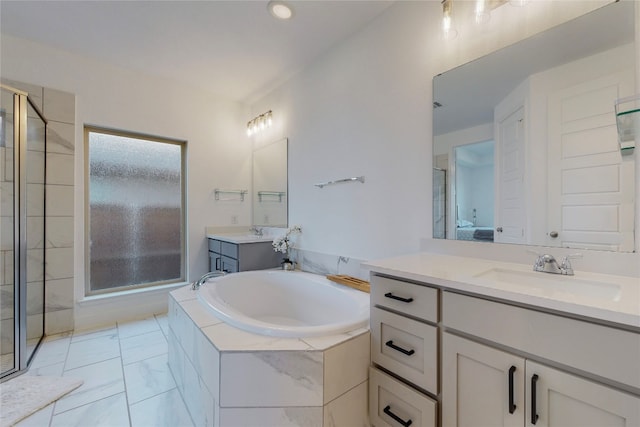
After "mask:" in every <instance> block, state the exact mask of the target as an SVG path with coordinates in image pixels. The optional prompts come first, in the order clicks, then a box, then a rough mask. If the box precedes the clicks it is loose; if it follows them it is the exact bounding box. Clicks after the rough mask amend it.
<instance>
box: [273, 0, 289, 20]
mask: <svg viewBox="0 0 640 427" xmlns="http://www.w3.org/2000/svg"><path fill="white" fill-rule="evenodd" d="M267 9H269V12H270V13H271V15H273V16H274V17H276V18H278V19H291V17H292V16H293V9H292V8H291V6H289V5H288V4H286V3H283V2H281V1H270V2H269V4H268V5H267Z"/></svg>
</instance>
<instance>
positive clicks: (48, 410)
mask: <svg viewBox="0 0 640 427" xmlns="http://www.w3.org/2000/svg"><path fill="white" fill-rule="evenodd" d="M53 406H54V404H53V403H52V404H51V405H48V406H45V407H44V408H42V409H40V410H39V411H37V412H34V413H33V414H31V415H29V416H28V417H27V418H25V419H24V420H22V421H20V422H19V423H18V424H16V427H43V426H48V425H49V420H51V416H52V415H53Z"/></svg>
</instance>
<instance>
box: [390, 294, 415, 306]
mask: <svg viewBox="0 0 640 427" xmlns="http://www.w3.org/2000/svg"><path fill="white" fill-rule="evenodd" d="M384 296H385V297H387V298H391V299H394V300H397V301H402V302H406V303H410V302H411V301H413V298H402V297H397V296H395V295H394V294H392V293H391V292H387V293H386V294H384Z"/></svg>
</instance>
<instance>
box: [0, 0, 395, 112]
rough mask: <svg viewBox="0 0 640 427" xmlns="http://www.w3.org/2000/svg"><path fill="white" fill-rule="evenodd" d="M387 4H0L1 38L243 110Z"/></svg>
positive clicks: (387, 0)
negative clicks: (167, 83) (289, 13)
mask: <svg viewBox="0 0 640 427" xmlns="http://www.w3.org/2000/svg"><path fill="white" fill-rule="evenodd" d="M393 1H394V0H375V1H367V0H354V1H347V0H342V1H329V0H315V1H314V0H303V1H300V0H298V1H287V4H289V5H291V6H292V7H293V10H294V17H293V19H291V20H288V21H281V20H277V19H275V18H274V17H272V16H271V14H270V13H269V12H268V10H267V1H266V0H261V1H244V0H235V1H233V0H230V1H56V0H47V1H11V0H0V30H1V32H2V33H6V34H10V35H13V36H16V37H20V38H24V39H28V40H32V41H35V42H38V43H42V44H45V45H49V46H52V47H55V48H58V49H62V50H65V51H69V52H73V53H76V54H79V55H83V56H87V57H92V58H94V59H97V60H100V61H105V62H107V63H110V64H112V65H116V66H119V67H124V68H128V69H133V70H137V71H140V72H143V73H147V74H151V75H156V76H160V77H163V78H167V79H170V80H173V81H176V82H179V83H180V84H185V85H190V86H192V87H194V88H197V89H204V90H206V91H208V92H211V93H212V94H215V95H218V96H222V97H225V98H229V99H232V100H236V101H240V102H251V101H252V100H255V99H257V98H259V97H260V96H262V95H264V94H266V93H268V92H269V91H270V90H272V89H274V88H275V87H277V86H278V85H280V84H282V83H283V82H284V81H286V80H287V79H289V78H290V77H291V76H293V75H294V74H295V73H296V72H297V71H299V70H301V69H302V68H304V67H305V66H307V65H309V64H310V63H311V62H312V61H313V60H314V59H315V58H317V57H319V56H321V55H322V54H323V53H325V52H326V51H327V50H329V49H330V48H331V47H332V46H335V45H336V44H338V43H340V42H341V41H342V40H344V39H345V38H348V37H349V36H350V35H352V34H354V33H355V32H357V31H358V30H359V29H361V28H363V27H364V26H366V25H367V24H368V23H369V22H371V21H372V20H373V19H374V18H375V17H376V16H378V15H379V14H380V13H382V12H383V11H384V10H385V9H386V8H387V7H389V6H390V5H391V4H392V3H393Z"/></svg>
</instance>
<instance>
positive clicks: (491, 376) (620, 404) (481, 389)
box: [442, 333, 640, 427]
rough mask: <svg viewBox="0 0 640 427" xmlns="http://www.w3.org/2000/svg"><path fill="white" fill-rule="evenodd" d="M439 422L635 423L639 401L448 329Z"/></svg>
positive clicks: (571, 426)
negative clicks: (449, 331)
mask: <svg viewBox="0 0 640 427" xmlns="http://www.w3.org/2000/svg"><path fill="white" fill-rule="evenodd" d="M442 347H443V351H442V358H443V363H442V425H443V426H446V427H448V426H525V425H526V426H540V427H584V426H594V427H595V426H625V427H635V426H638V425H640V414H639V413H640V399H639V398H638V397H636V396H633V395H631V394H627V393H625V392H622V391H620V390H617V389H615V388H612V387H609V386H606V385H602V384H599V383H596V382H593V381H590V380H587V379H584V378H581V377H579V376H576V375H572V374H569V373H566V372H563V371H561V370H558V369H555V368H551V367H549V366H545V365H542V364H540V363H536V362H533V361H531V360H527V359H524V358H522V357H519V356H516V355H514V354H511V353H508V352H505V351H502V350H498V349H496V348H493V347H489V346H487V345H484V344H479V343H477V342H475V341H471V340H468V339H465V338H460V337H458V336H456V335H452V334H449V333H444V334H443V339H442Z"/></svg>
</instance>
